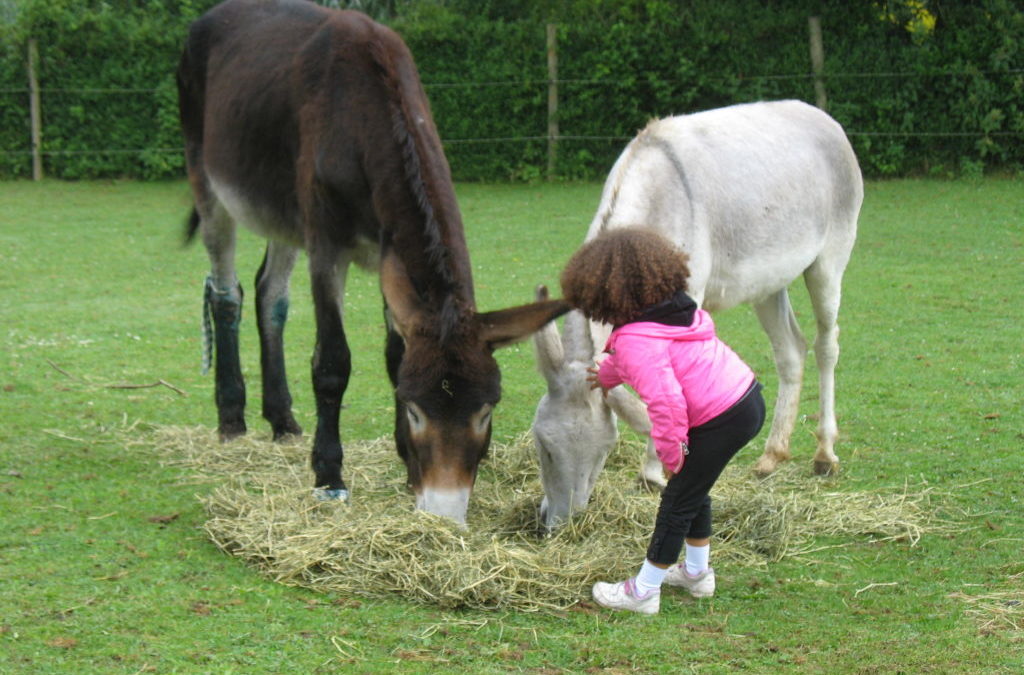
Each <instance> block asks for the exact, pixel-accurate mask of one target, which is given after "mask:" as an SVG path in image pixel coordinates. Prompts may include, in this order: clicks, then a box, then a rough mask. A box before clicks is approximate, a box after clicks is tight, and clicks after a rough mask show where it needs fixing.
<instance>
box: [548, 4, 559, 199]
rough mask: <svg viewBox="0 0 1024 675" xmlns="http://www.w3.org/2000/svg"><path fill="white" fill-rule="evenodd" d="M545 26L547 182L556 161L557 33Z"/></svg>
mask: <svg viewBox="0 0 1024 675" xmlns="http://www.w3.org/2000/svg"><path fill="white" fill-rule="evenodd" d="M557 28H558V27H557V26H556V25H555V24H553V23H549V24H548V25H547V49H548V173H547V177H548V180H551V179H553V178H554V177H555V165H556V163H557V160H558V31H557Z"/></svg>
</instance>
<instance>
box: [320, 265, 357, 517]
mask: <svg viewBox="0 0 1024 675" xmlns="http://www.w3.org/2000/svg"><path fill="white" fill-rule="evenodd" d="M309 267H310V281H311V289H312V294H313V304H314V305H315V308H316V349H315V351H314V353H313V393H314V395H315V397H316V435H315V436H314V438H313V455H312V465H313V473H314V474H315V476H316V481H315V483H314V486H315V487H318V488H325V489H327V490H342V491H344V490H346V487H345V482H344V481H343V480H342V478H341V468H342V460H343V458H344V453H343V450H342V446H341V435H340V431H339V416H340V414H341V400H342V397H343V396H344V395H345V389H346V388H347V387H348V378H349V376H350V375H351V373H352V354H351V352H350V351H349V348H348V342H347V341H346V339H345V330H344V326H343V325H342V300H343V298H344V279H345V273H346V272H347V271H348V261H347V260H343V261H339V258H338V257H337V256H334V255H332V254H331V252H330V251H321V250H318V251H316V252H314V253H312V254H310V262H309ZM328 496H329V497H333V498H337V497H341V498H346V497H347V493H345V494H332V495H328Z"/></svg>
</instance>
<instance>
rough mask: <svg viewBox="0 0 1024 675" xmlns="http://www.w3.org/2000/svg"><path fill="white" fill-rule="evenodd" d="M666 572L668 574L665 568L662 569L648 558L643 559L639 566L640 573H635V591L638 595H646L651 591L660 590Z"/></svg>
mask: <svg viewBox="0 0 1024 675" xmlns="http://www.w3.org/2000/svg"><path fill="white" fill-rule="evenodd" d="M666 574H668V570H667V569H664V570H663V569H661V568H660V567H658V566H657V565H655V564H654V563H652V562H651V561H650V560H645V561H644V564H643V566H642V567H641V568H640V573H639V574H637V575H636V579H635V580H634V583H636V590H637V592H638V593H639V594H640V595H647V594H648V593H650V592H651V591H657V590H660V589H661V582H662V581H664V580H665V575H666Z"/></svg>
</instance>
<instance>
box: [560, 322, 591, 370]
mask: <svg viewBox="0 0 1024 675" xmlns="http://www.w3.org/2000/svg"><path fill="white" fill-rule="evenodd" d="M590 331H591V329H590V321H588V320H587V318H586V317H585V316H583V313H582V312H580V311H578V310H574V311H572V312H569V314H567V315H566V317H565V328H564V334H563V335H562V348H563V350H564V352H565V360H566V361H583V362H585V363H590V362H592V361H593V360H594V356H595V350H594V339H593V337H592V336H591V332H590Z"/></svg>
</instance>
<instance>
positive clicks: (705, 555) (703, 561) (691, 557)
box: [686, 544, 711, 577]
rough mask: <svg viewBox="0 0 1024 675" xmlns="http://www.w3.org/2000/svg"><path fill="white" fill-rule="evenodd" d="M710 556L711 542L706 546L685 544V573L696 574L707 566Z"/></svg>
mask: <svg viewBox="0 0 1024 675" xmlns="http://www.w3.org/2000/svg"><path fill="white" fill-rule="evenodd" d="M710 558H711V544H708V545H707V546H690V545H689V544H686V573H687V574H689V575H690V576H691V577H693V576H697V575H698V574H700V573H701V572H703V571H704V570H706V569H707V568H708V564H709V563H708V561H709V559H710Z"/></svg>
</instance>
